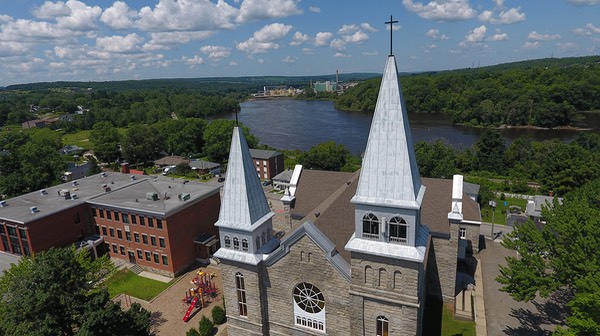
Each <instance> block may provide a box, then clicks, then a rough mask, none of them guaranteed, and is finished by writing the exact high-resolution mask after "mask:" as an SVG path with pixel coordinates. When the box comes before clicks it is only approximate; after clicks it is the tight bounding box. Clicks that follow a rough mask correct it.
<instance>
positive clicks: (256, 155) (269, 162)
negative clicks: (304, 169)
mask: <svg viewBox="0 0 600 336" xmlns="http://www.w3.org/2000/svg"><path fill="white" fill-rule="evenodd" d="M250 155H251V156H252V160H254V163H255V165H256V174H257V175H258V178H259V179H261V180H270V179H272V178H273V177H274V176H275V175H277V174H279V173H281V172H282V171H283V170H284V164H283V153H280V152H277V151H273V150H264V149H250Z"/></svg>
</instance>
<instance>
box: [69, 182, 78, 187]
mask: <svg viewBox="0 0 600 336" xmlns="http://www.w3.org/2000/svg"><path fill="white" fill-rule="evenodd" d="M78 184H79V183H77V181H73V182H71V185H72V186H73V187H74V186H76V185H78Z"/></svg>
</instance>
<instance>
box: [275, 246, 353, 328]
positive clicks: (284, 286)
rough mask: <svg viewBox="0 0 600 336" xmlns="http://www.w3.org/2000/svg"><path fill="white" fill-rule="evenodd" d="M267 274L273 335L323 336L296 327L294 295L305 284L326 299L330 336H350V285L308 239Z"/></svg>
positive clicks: (319, 249)
mask: <svg viewBox="0 0 600 336" xmlns="http://www.w3.org/2000/svg"><path fill="white" fill-rule="evenodd" d="M267 272H268V276H267V279H266V287H267V288H266V289H267V293H266V294H267V296H268V300H269V311H268V314H269V318H270V320H269V327H270V334H271V335H313V334H314V335H323V333H322V332H318V331H314V332H313V331H311V330H310V329H307V328H304V327H302V326H295V325H294V324H295V322H294V306H293V298H292V292H293V290H294V287H295V286H296V285H297V284H299V283H302V282H308V283H311V284H313V285H314V286H316V287H317V288H319V290H320V291H321V292H322V293H323V295H324V297H325V310H326V312H327V314H326V321H325V324H326V325H325V328H326V334H327V335H350V312H349V309H350V299H349V295H348V288H349V286H350V283H349V282H348V281H347V280H346V278H344V277H343V276H342V274H340V273H339V271H338V270H337V269H336V268H335V267H333V265H332V264H331V263H330V262H329V261H328V260H327V259H326V258H325V256H324V252H323V250H321V248H320V247H318V246H317V245H316V244H315V243H314V242H313V241H312V240H311V239H310V238H309V237H308V236H304V237H302V238H301V239H300V240H299V241H298V242H296V243H295V244H294V245H292V246H291V247H290V251H289V253H288V254H287V255H285V256H284V257H283V258H282V259H280V260H278V261H277V262H276V263H275V264H273V265H272V266H269V267H268V268H267Z"/></svg>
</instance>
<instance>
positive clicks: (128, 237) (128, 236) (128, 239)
mask: <svg viewBox="0 0 600 336" xmlns="http://www.w3.org/2000/svg"><path fill="white" fill-rule="evenodd" d="M125 239H126V240H127V241H131V232H129V231H125Z"/></svg>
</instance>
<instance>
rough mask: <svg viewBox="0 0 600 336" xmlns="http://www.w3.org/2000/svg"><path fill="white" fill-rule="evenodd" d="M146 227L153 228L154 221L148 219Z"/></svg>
mask: <svg viewBox="0 0 600 336" xmlns="http://www.w3.org/2000/svg"><path fill="white" fill-rule="evenodd" d="M148 227H151V228H153V227H154V219H153V218H151V217H148Z"/></svg>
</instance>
